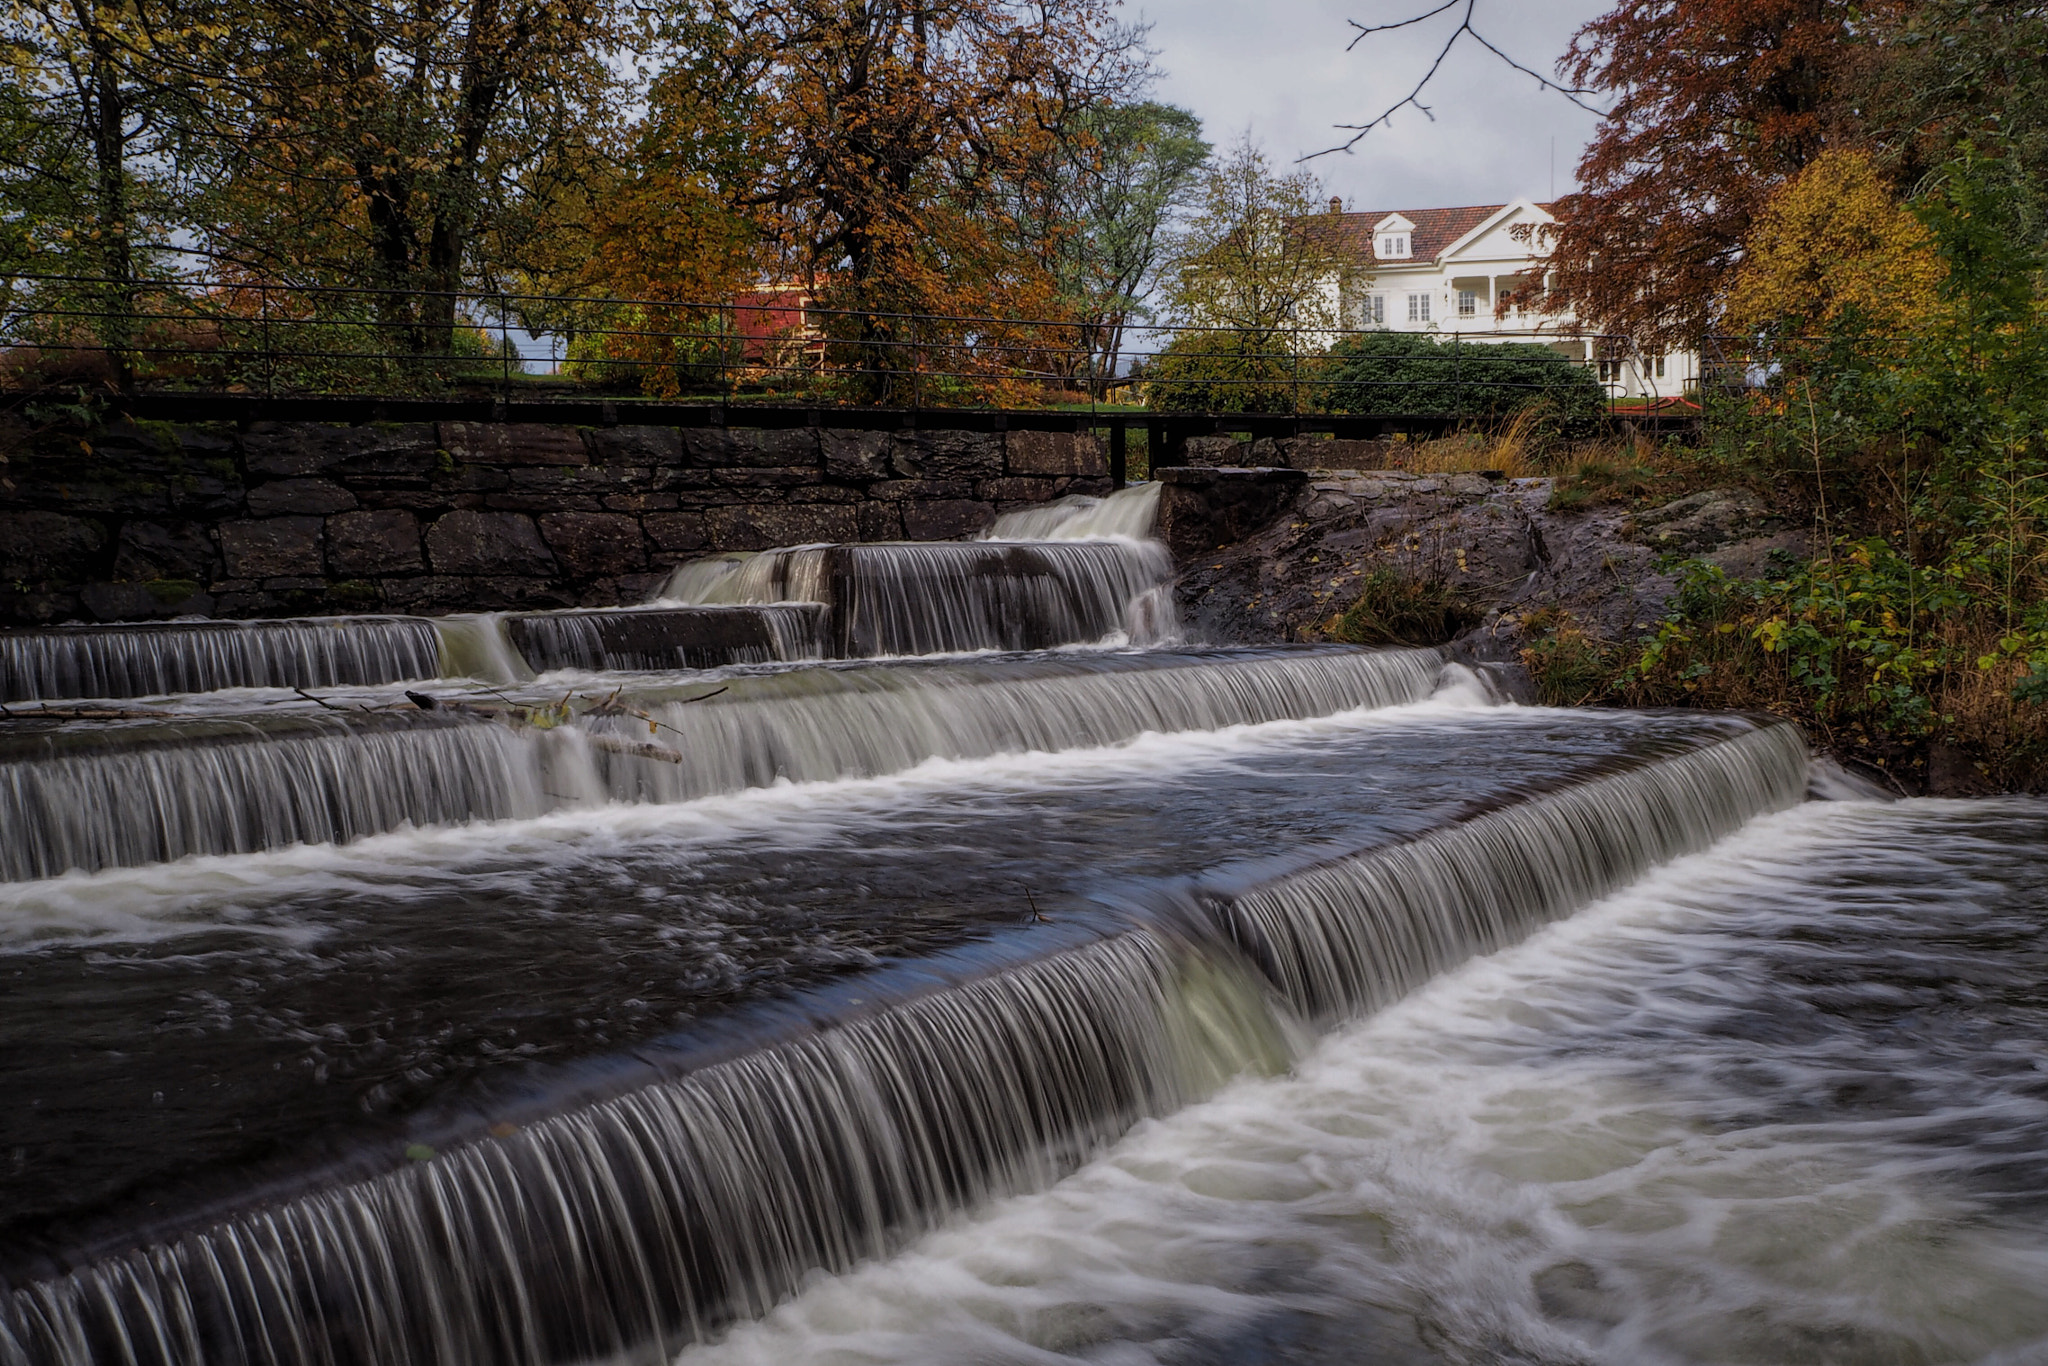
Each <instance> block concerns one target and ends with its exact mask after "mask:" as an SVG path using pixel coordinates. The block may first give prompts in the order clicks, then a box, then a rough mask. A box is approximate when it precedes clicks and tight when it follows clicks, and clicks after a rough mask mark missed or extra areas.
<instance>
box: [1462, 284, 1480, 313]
mask: <svg viewBox="0 0 2048 1366" xmlns="http://www.w3.org/2000/svg"><path fill="white" fill-rule="evenodd" d="M1458 316H1459V317H1461V318H1476V317H1478V316H1479V291H1478V290H1476V289H1461V290H1459V291H1458Z"/></svg>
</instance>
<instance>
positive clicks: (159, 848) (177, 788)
mask: <svg viewBox="0 0 2048 1366" xmlns="http://www.w3.org/2000/svg"><path fill="white" fill-rule="evenodd" d="M555 747H556V748H558V749H559V748H560V747H561V744H560V741H559V740H558V741H557V742H556V746H555ZM545 758H546V753H545V752H544V750H543V749H542V748H541V747H540V746H538V745H536V744H535V743H534V742H533V741H532V740H530V739H529V738H527V737H524V736H520V735H517V734H514V733H513V732H512V731H511V730H509V729H507V728H505V727H502V726H494V725H488V724H454V723H451V722H450V721H449V720H445V719H442V718H441V716H439V715H428V714H414V713H402V712H388V713H366V714H363V715H361V716H359V717H358V716H339V715H335V716H329V715H327V714H325V713H323V714H321V715H319V716H293V717H288V718H266V719H265V720H264V721H263V722H262V723H260V724H257V723H252V722H246V721H217V722H208V721H190V722H179V723H172V724H168V725H162V726H153V727H150V728H147V729H144V728H123V729H121V730H119V731H115V732H112V733H111V734H109V733H106V732H102V733H100V734H97V735H93V734H81V733H78V732H72V731H55V732H48V733H45V734H42V735H31V736H23V737H18V738H15V739H13V740H11V741H10V742H9V743H8V744H7V745H6V747H5V749H4V750H0V829H4V830H6V831H7V838H6V840H5V841H0V878H4V879H5V880H8V881H19V880H22V879H26V878H38V877H50V876H53V875H55V874H57V873H61V872H64V871H66V870H68V869H73V868H77V869H85V870H88V871H89V870H92V869H96V868H108V867H117V866H132V865H136V864H144V863H158V862H163V861H165V860H169V859H176V858H183V857H185V856H186V855H188V854H240V853H250V852H253V851H256V850H259V849H269V848H274V847H276V846H278V845H284V844H294V843H299V842H324V841H343V840H352V839H358V838H361V837H362V836H364V835H371V834H376V833H379V832H381V831H385V830H391V829H395V828H396V827H398V826H400V825H403V824H405V823H407V822H410V823H412V824H415V825H428V824H435V823H440V822H448V821H466V820H492V819H501V818H506V817H514V816H531V815H537V814H539V813H540V812H541V811H543V810H545V809H546V808H547V807H548V806H549V805H551V804H552V799H551V798H550V797H549V796H548V795H547V789H548V787H549V786H550V784H549V783H548V782H547V781H546V778H545V771H544V760H545Z"/></svg>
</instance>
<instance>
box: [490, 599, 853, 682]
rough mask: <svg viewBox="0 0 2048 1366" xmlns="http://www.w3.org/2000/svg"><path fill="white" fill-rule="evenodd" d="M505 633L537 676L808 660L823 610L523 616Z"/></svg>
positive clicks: (818, 643)
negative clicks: (565, 671) (560, 671)
mask: <svg viewBox="0 0 2048 1366" xmlns="http://www.w3.org/2000/svg"><path fill="white" fill-rule="evenodd" d="M505 626H506V631H507V632H508V634H509V635H510V637H511V641H512V644H513V646H514V647H515V648H516V649H517V650H518V651H519V653H520V655H521V656H522V657H523V658H524V659H525V660H526V662H527V663H528V664H529V665H531V666H532V667H533V668H535V669H537V670H540V671H541V672H543V673H545V672H547V671H548V670H550V669H592V670H597V669H711V668H717V667H718V666H720V665H725V664H767V663H773V662H776V661H788V660H799V659H816V658H818V657H819V656H820V655H821V654H822V653H823V651H824V648H825V636H826V621H825V608H824V607H823V606H822V605H820V604H813V603H774V604H767V605H763V606H754V607H741V606H724V607H692V608H646V607H640V608H632V609H624V610H618V609H615V610H611V611H602V610H599V611H579V612H529V613H524V614H522V615H519V616H514V617H510V618H508V619H507V620H506V623H505Z"/></svg>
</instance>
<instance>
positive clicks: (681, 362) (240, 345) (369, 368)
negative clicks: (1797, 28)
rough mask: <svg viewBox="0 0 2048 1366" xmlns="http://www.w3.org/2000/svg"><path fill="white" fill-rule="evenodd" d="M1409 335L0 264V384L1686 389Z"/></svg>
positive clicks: (1604, 392)
mask: <svg viewBox="0 0 2048 1366" xmlns="http://www.w3.org/2000/svg"><path fill="white" fill-rule="evenodd" d="M1409 335H1412V334H1402V333H1389V332H1387V331H1385V330H1383V329H1374V330H1365V329H1354V328H1333V327H1302V328H1263V329H1246V328H1228V327H1187V326H1169V325H1164V324H1153V323H1143V322H1124V323H1120V324H1118V323H1111V322H1105V321H1103V320H1100V319H1094V320H1090V319H1080V318H1009V317H979V316H965V315H943V314H919V313H891V312H880V311H871V310H852V309H841V308H832V307H827V306H822V305H820V304H818V303H816V302H814V301H812V300H809V299H807V298H804V297H802V296H801V294H800V293H798V292H796V291H792V290H780V289H771V290H763V291H761V292H759V293H756V294H749V295H742V296H741V297H739V298H737V299H734V300H726V301H716V302H695V301H678V300H663V299H631V298H612V297H602V296H555V295H539V294H521V293H516V292H496V293H479V292H474V291H465V292H461V293H453V292H447V293H434V292H419V291H409V292H404V293H399V292H394V291H389V290H378V289H375V288H367V287H362V288H355V287H339V286H319V285H314V286H304V285H280V284H274V283H265V282H256V283H237V282H201V281H194V280H170V279H164V280H144V281H131V282H115V281H109V280H103V279H94V278H88V277H80V276H58V275H23V274H17V275H12V276H0V393H4V392H10V391H11V392H13V393H17V394H19V393H30V392H37V391H47V390H50V389H63V388H77V389H84V390H90V391H95V392H109V393H120V394H151V393H156V394H162V393H205V392H215V393H237V394H261V395H269V396H280V397H289V396H333V395H388V396H394V397H396V396H410V397H430V396H436V395H472V396H473V395H477V394H480V393H492V394H497V395H500V396H510V397H516V398H519V399H522V400H539V399H543V398H546V397H548V396H550V395H564V396H584V397H588V396H596V395H604V396H616V397H618V398H621V399H631V398H651V399H662V400H668V401H672V402H673V401H706V402H718V403H723V404H734V403H746V402H760V403H774V404H784V405H787V404H792V403H801V404H876V405H884V406H892V407H908V408H946V407H997V408H1032V407H1068V406H1088V407H1099V406H1117V405H1126V404H1128V405H1133V406H1146V407H1149V408H1150V409H1151V410H1153V411H1205V412H1247V413H1252V412H1257V413H1275V412H1280V413H1286V412H1294V413H1315V412H1404V413H1410V414H1414V415H1429V416H1445V417H1463V416H1472V417H1480V416H1487V415H1491V414H1496V413H1498V412H1500V411H1502V410H1505V409H1513V408H1518V407H1522V406H1526V405H1527V404H1528V403H1530V402H1535V401H1544V400H1551V401H1554V402H1556V403H1558V404H1559V405H1561V406H1563V405H1568V404H1570V403H1584V402H1585V401H1586V400H1587V399H1588V398H1589V397H1590V398H1591V399H1592V401H1593V402H1595V403H1612V402H1613V401H1615V400H1618V399H1623V398H1626V397H1631V396H1640V397H1642V398H1644V399H1647V400H1649V401H1651V402H1657V401H1668V400H1671V399H1675V398H1677V397H1679V396H1682V395H1683V394H1684V393H1685V391H1686V387H1687V384H1686V382H1687V378H1688V377H1687V376H1685V375H1683V374H1681V375H1678V376H1673V377H1672V378H1670V379H1668V380H1667V379H1658V378H1654V377H1653V376H1652V375H1651V374H1650V367H1649V365H1648V364H1647V363H1641V364H1638V363H1637V362H1635V361H1634V360H1632V359H1631V358H1629V357H1628V356H1627V355H1626V348H1625V347H1622V346H1621V345H1620V344H1619V343H1617V342H1615V341H1613V340H1612V339H1603V338H1588V337H1583V336H1577V335H1569V334H1560V333H1558V332H1557V331H1555V330H1543V329H1540V328H1537V329H1529V330H1527V331H1522V332H1503V331H1498V330H1489V331H1487V332H1485V333H1483V334H1473V335H1472V336H1470V337H1467V336H1464V335H1461V334H1458V333H1455V332H1444V333H1438V334H1435V338H1434V339H1435V340H1436V341H1437V342H1438V343H1439V344H1438V345H1436V346H1432V347H1427V348H1419V347H1414V346H1412V345H1411V344H1409V343H1404V342H1397V341H1389V340H1387V339H1389V338H1399V337H1403V336H1409ZM1375 339H1377V340H1375ZM1502 342H1523V343H1533V344H1535V346H1536V347H1540V348H1546V349H1545V350H1543V351H1535V350H1528V351H1524V350H1522V349H1519V348H1509V349H1508V350H1505V351H1503V350H1501V349H1499V344H1500V343H1502ZM1376 348H1377V349H1376ZM1389 348H1391V349H1389ZM1567 350H1568V351H1570V352H1571V353H1572V354H1569V355H1567V354H1564V353H1565V352H1566V351H1567ZM1382 352H1384V354H1382Z"/></svg>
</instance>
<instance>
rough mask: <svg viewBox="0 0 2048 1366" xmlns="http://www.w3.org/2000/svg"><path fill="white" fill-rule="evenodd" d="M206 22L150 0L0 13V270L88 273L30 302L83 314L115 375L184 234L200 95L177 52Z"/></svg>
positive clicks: (20, 2) (33, 0)
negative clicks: (150, 285) (183, 172)
mask: <svg viewBox="0 0 2048 1366" xmlns="http://www.w3.org/2000/svg"><path fill="white" fill-rule="evenodd" d="M201 22H203V21H202V20H201V19H200V18H198V17H196V16H195V15H193V14H191V13H188V12H186V11H183V10H180V9H178V8H176V7H174V6H172V5H168V4H158V3H154V0H6V3H5V4H4V5H0V223H4V224H5V230H4V231H5V236H4V238H0V251H4V252H5V258H4V260H0V265H4V266H5V268H6V269H8V270H9V272H10V273H11V272H14V271H20V272H23V273H26V274H41V275H57V276H80V277H89V280H90V282H89V283H67V282H57V281H46V282H39V283H37V284H36V285H34V286H33V287H28V288H25V289H24V290H23V294H24V298H34V299H36V300H37V301H38V302H39V303H40V304H41V305H42V306H43V307H45V308H51V309H55V310H58V311H59V312H63V313H77V314H82V315H85V316H86V317H89V318H91V319H92V320H93V326H94V330H96V331H97V333H98V335H99V338H100V340H101V341H102V342H104V344H105V345H106V347H107V350H108V354H109V355H110V356H111V357H112V359H113V362H114V368H115V372H116V377H117V378H118V379H121V380H123V381H125V380H126V378H127V376H128V373H129V369H130V366H131V364H132V359H133V358H132V356H131V355H130V353H129V350H128V346H129V343H130V342H131V341H133V340H134V332H135V328H136V314H137V313H138V311H139V309H140V307H141V299H140V297H139V295H140V291H141V289H142V284H141V282H142V281H143V280H145V279H146V278H147V277H148V276H150V275H152V274H154V273H156V272H157V271H159V270H161V269H163V268H165V259H166V253H167V250H168V248H169V246H170V244H171V242H172V239H173V237H174V234H175V233H176V231H177V229H178V228H179V226H181V224H180V220H179V219H178V217H177V205H178V203H179V200H180V196H179V193H178V180H179V170H180V167H181V166H182V165H183V163H184V161H185V157H184V156H183V154H182V153H183V150H184V149H183V146H182V144H181V135H182V133H183V132H184V130H185V129H186V128H187V127H188V126H189V114H190V112H191V110H192V108H193V107H194V105H195V102H196V98H197V90H196V88H195V87H196V83H195V82H193V81H192V80H191V79H190V76H189V73H188V72H186V71H184V70H183V69H182V67H181V64H180V63H179V62H178V61H176V60H175V59H174V57H173V54H174V53H175V52H177V51H179V50H180V49H181V48H183V46H184V45H185V44H186V43H187V42H188V41H189V39H190V38H191V36H192V35H191V28H192V26H194V25H195V24H198V23H201Z"/></svg>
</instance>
